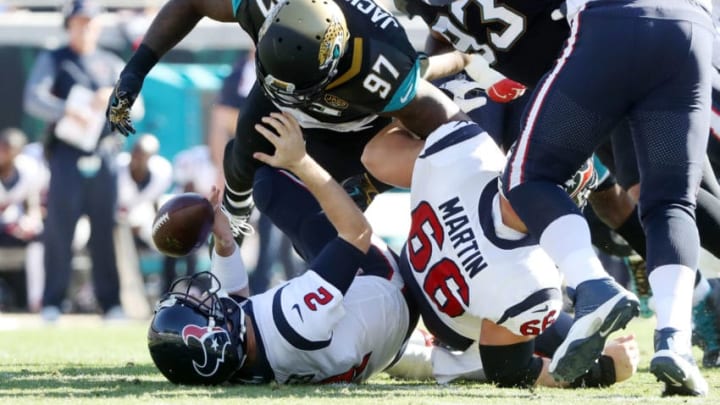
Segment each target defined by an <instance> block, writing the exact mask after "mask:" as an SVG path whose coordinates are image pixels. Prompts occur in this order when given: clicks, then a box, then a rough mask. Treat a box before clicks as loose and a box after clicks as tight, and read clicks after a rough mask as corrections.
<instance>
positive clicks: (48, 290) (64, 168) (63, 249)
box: [42, 144, 85, 321]
mask: <svg viewBox="0 0 720 405" xmlns="http://www.w3.org/2000/svg"><path fill="white" fill-rule="evenodd" d="M78 153H79V152H78V151H74V150H72V149H71V148H70V147H69V146H65V145H62V144H58V145H57V146H55V147H54V148H53V150H52V154H51V155H50V157H49V159H48V164H49V166H50V173H52V176H50V187H49V189H48V195H47V216H46V217H45V226H44V231H43V242H44V244H45V255H44V266H45V288H44V290H43V298H42V305H43V310H42V315H43V318H45V319H46V320H48V321H54V320H56V319H57V318H58V316H59V315H60V308H61V305H62V302H63V300H64V299H65V295H66V294H67V289H68V286H69V285H70V277H71V273H72V266H71V261H72V256H73V252H72V240H73V236H74V235H75V225H76V224H77V221H78V219H79V218H80V213H81V211H82V199H83V193H84V192H85V190H84V187H83V181H84V179H83V178H82V177H81V174H80V172H79V169H78V166H77V155H78Z"/></svg>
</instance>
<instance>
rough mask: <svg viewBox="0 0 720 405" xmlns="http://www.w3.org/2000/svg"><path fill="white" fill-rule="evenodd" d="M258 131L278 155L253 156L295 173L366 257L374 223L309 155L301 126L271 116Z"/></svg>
mask: <svg viewBox="0 0 720 405" xmlns="http://www.w3.org/2000/svg"><path fill="white" fill-rule="evenodd" d="M255 129H256V130H257V131H258V132H259V133H260V134H262V135H263V136H264V137H265V138H267V139H268V141H270V143H272V144H273V146H275V154H273V155H268V154H265V153H261V152H256V153H255V154H254V155H253V156H254V157H255V158H256V159H258V160H260V161H262V162H264V163H267V164H269V165H271V166H274V167H279V168H284V169H287V170H290V171H291V172H293V173H294V174H295V175H296V176H298V177H299V178H300V180H301V181H302V182H303V183H304V184H305V186H306V187H307V188H308V190H309V191H310V193H312V195H313V196H314V197H315V198H316V199H317V200H318V203H320V207H321V208H322V209H323V212H324V213H325V215H326V216H327V218H328V220H330V222H331V223H332V224H333V226H334V227H335V229H336V230H337V232H338V236H339V237H340V238H341V239H343V240H345V241H346V242H348V243H349V244H351V245H352V246H354V247H355V248H356V249H358V250H360V251H361V252H363V253H367V251H368V249H369V248H370V239H371V235H372V229H371V227H370V223H368V221H367V219H366V218H365V216H364V215H363V213H362V212H361V211H360V209H359V208H358V207H357V206H356V205H355V203H354V202H353V200H352V199H351V198H350V197H349V196H348V195H347V193H346V192H345V190H344V189H343V188H342V187H341V186H340V185H339V184H338V183H337V182H336V181H335V180H333V178H332V177H331V176H330V174H329V173H328V172H327V171H325V169H323V168H322V167H321V166H320V165H319V164H318V163H317V162H315V160H313V159H312V158H311V157H310V156H309V155H308V154H307V152H306V151H305V141H304V139H303V135H302V130H301V128H300V125H299V124H298V122H297V121H296V120H295V118H293V117H292V116H291V115H289V114H285V113H271V114H270V115H269V116H266V117H263V118H262V124H256V125H255Z"/></svg>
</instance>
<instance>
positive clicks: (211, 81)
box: [0, 0, 427, 321]
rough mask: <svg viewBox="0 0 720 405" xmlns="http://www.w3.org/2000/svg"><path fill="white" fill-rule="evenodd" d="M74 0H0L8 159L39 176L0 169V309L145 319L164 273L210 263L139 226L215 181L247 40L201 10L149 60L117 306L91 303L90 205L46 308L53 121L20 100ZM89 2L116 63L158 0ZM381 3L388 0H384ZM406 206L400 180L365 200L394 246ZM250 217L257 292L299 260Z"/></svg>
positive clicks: (124, 213)
mask: <svg viewBox="0 0 720 405" xmlns="http://www.w3.org/2000/svg"><path fill="white" fill-rule="evenodd" d="M228 1H229V0H228ZM84 3H85V2H84V1H82V0H75V1H64V0H0V61H2V63H0V77H1V78H2V80H0V131H10V132H14V131H19V133H21V134H23V135H24V138H25V140H24V141H23V142H22V145H20V146H21V148H20V149H18V151H17V153H16V152H12V150H11V152H10V154H9V156H10V158H9V160H8V162H9V163H8V164H9V165H10V167H11V168H12V166H13V162H14V165H15V166H17V167H19V166H22V165H20V164H19V163H18V159H19V160H22V158H24V157H28V156H30V157H32V158H33V159H34V160H35V161H36V163H38V164H37V165H36V166H33V169H32V170H31V171H30V177H33V178H35V179H36V180H37V181H36V182H35V183H37V184H36V185H35V186H34V187H32V188H31V190H30V191H25V193H24V194H23V197H22V198H21V199H20V201H18V200H17V199H14V200H13V199H9V197H8V196H7V195H10V194H11V193H10V190H12V188H13V186H14V184H13V183H12V182H7V181H4V179H2V178H1V177H2V170H0V180H2V181H0V183H2V184H0V312H27V311H29V312H38V313H41V315H43V318H45V320H46V321H54V320H56V319H57V318H58V317H59V315H60V314H64V313H99V314H101V315H104V316H105V317H106V318H107V319H111V318H114V317H116V316H117V317H118V318H121V319H123V318H145V317H147V316H149V314H150V312H151V308H152V305H153V304H154V300H155V299H156V298H157V297H158V296H159V294H161V292H163V291H164V290H165V289H166V288H167V286H168V283H169V282H170V281H172V279H173V278H174V277H176V276H181V275H184V274H187V273H192V272H194V271H201V270H206V269H208V268H209V258H208V251H207V249H201V250H200V251H198V252H196V254H194V255H191V256H190V257H187V258H182V259H179V260H176V259H170V258H166V257H163V256H161V255H160V254H158V253H157V252H156V251H155V250H154V249H153V247H152V241H151V238H150V232H149V227H150V225H151V222H152V218H153V217H154V213H155V212H156V210H157V208H158V207H159V206H160V205H161V204H162V202H164V201H165V200H166V199H167V198H169V197H170V196H171V195H173V194H174V193H178V192H185V191H194V192H199V193H203V194H205V193H207V192H209V189H210V187H211V186H212V185H213V184H216V183H219V182H221V181H222V180H221V179H222V174H221V173H218V169H217V168H218V163H219V162H220V161H221V156H222V153H221V152H220V151H221V150H222V149H221V148H222V146H224V144H225V142H226V141H227V140H228V139H230V137H232V136H233V134H234V132H233V131H234V123H235V119H236V117H237V114H238V112H239V111H241V110H242V107H243V102H244V96H245V95H246V94H247V92H248V91H249V90H250V87H251V85H252V83H253V82H254V80H255V76H254V63H253V59H252V54H253V50H252V42H251V41H250V38H249V37H248V36H247V34H246V33H245V32H244V31H243V30H242V29H240V27H239V26H238V25H237V24H227V23H218V22H214V21H211V20H208V19H203V20H202V21H201V22H200V23H199V25H198V26H197V27H196V28H195V29H194V30H193V31H192V32H191V33H190V34H189V35H188V36H187V37H186V38H185V39H184V40H183V41H182V42H181V43H180V44H178V45H177V46H176V47H175V48H174V49H173V50H171V51H170V52H169V53H168V54H167V55H165V56H164V57H163V59H162V61H161V63H159V64H158V65H156V66H155V68H154V69H153V70H152V71H151V73H150V74H149V75H148V77H147V78H146V79H145V83H144V86H143V90H142V93H141V98H142V103H143V104H144V115H140V116H141V118H140V119H135V120H134V121H135V123H136V125H135V127H136V129H137V135H133V136H130V137H129V138H127V139H125V138H122V137H118V139H117V141H118V143H119V145H120V146H119V150H118V151H117V154H116V156H115V159H116V162H115V163H116V164H117V170H118V172H117V192H118V196H117V200H116V201H115V203H116V215H115V218H114V220H115V224H114V225H113V226H114V228H115V229H114V230H113V240H114V254H115V256H116V262H117V266H118V273H119V285H120V296H121V301H122V306H121V308H114V307H113V308H106V307H107V305H104V306H103V305H99V303H98V300H97V297H96V294H95V291H94V290H95V289H97V286H96V285H94V284H93V264H92V260H91V256H92V254H91V252H90V251H89V248H88V247H89V244H88V242H89V241H90V240H91V238H92V236H91V225H90V221H89V220H88V216H87V215H82V216H81V217H80V219H79V220H78V221H77V224H76V227H75V232H74V235H73V242H72V262H71V269H72V272H71V275H70V277H71V280H70V282H69V288H68V291H67V294H66V295H65V296H64V297H63V299H62V302H61V303H59V304H53V307H52V308H50V310H51V311H49V312H48V311H47V310H48V307H47V303H45V304H43V302H42V297H43V292H44V290H45V288H46V286H45V275H46V274H47V272H53V271H55V269H54V268H53V267H54V266H47V263H56V262H57V261H56V260H54V258H53V257H50V258H48V257H47V256H48V253H47V252H46V251H45V249H44V246H43V232H44V230H43V227H42V225H43V222H45V221H44V220H45V218H46V213H47V206H48V201H47V191H48V184H49V180H48V179H49V178H50V175H51V173H50V172H51V170H49V167H48V163H47V160H46V159H45V158H46V157H47V156H45V154H44V153H43V150H45V152H47V148H45V146H46V143H47V141H48V129H49V128H52V125H53V124H54V123H53V122H48V121H47V120H44V119H42V118H40V117H38V116H37V114H31V113H29V112H28V108H27V106H26V105H24V104H26V103H27V100H24V99H26V98H27V91H28V90H27V88H28V79H29V76H30V74H31V72H32V71H33V68H34V66H35V64H36V62H37V61H38V57H39V56H41V55H42V54H43V53H47V51H50V50H54V49H57V48H60V47H63V46H65V45H66V44H68V41H69V33H68V31H69V30H68V29H67V27H66V25H67V19H68V18H69V16H71V15H74V14H72V13H74V12H76V13H77V14H82V9H83V4H84ZM92 3H94V4H95V5H98V6H99V7H100V9H101V12H100V13H99V15H97V16H93V18H96V19H97V20H98V21H99V24H100V25H101V28H102V29H101V33H100V36H99V41H98V42H99V44H98V45H99V47H100V48H102V49H104V50H106V51H109V52H111V53H112V54H114V55H116V56H118V57H119V58H120V59H121V60H122V61H123V62H125V61H127V60H128V58H129V57H130V56H131V55H132V52H133V51H134V49H135V48H136V47H137V46H138V45H139V44H140V42H141V41H142V37H143V35H144V33H145V31H146V29H147V27H148V26H149V24H150V22H151V20H152V18H153V17H154V16H155V14H156V12H157V10H158V9H159V8H160V7H161V6H162V5H163V4H164V3H165V0H96V1H93V2H92ZM383 4H385V5H386V6H387V8H388V9H391V10H394V8H393V7H392V4H391V2H390V1H386V2H384V3H383ZM73 7H75V9H74V10H75V11H72V10H73ZM78 10H80V11H78ZM399 18H400V19H401V22H402V23H403V24H404V25H405V26H406V27H407V29H408V34H409V37H410V38H411V40H412V41H414V43H415V45H416V47H417V48H418V49H422V47H423V44H424V40H425V36H426V33H427V30H426V28H425V26H424V24H422V23H421V22H420V21H409V20H407V18H404V17H399ZM2 138H3V137H2V136H0V144H2ZM11 138H12V137H11ZM218 145H220V146H218ZM20 146H19V147H20ZM10 149H12V148H10ZM16 155H17V156H19V157H18V158H15V156H16ZM1 165H2V162H1V161H0V166H1ZM78 167H79V166H78ZM9 170H10V171H11V172H12V170H11V169H9ZM10 177H12V176H10ZM10 177H8V178H10ZM148 179H151V180H152V181H149V180H148ZM6 189H7V190H6ZM6 191H7V193H6ZM97 192H102V191H99V190H98V191H97ZM6 194H7V195H6ZM55 199H56V200H57V197H55ZM33 207H36V208H37V209H33ZM408 208H409V201H408V196H407V193H405V192H402V191H400V190H398V191H397V192H393V193H385V194H383V195H381V196H380V197H379V198H378V199H377V202H376V203H374V204H373V206H372V207H371V208H370V209H369V210H368V215H369V217H370V218H371V221H372V222H373V223H374V224H375V226H376V230H377V231H378V232H379V233H380V234H381V235H382V236H383V237H384V238H385V239H386V241H387V242H389V243H390V244H391V245H392V246H393V247H395V248H399V247H400V244H401V243H402V241H403V239H404V235H406V233H407V229H408V227H409V215H398V212H399V211H400V210H404V211H403V212H407V210H408ZM253 222H254V224H255V228H256V230H257V231H258V232H257V233H256V235H254V236H253V237H250V238H247V239H246V242H245V243H244V245H243V248H242V252H243V256H244V258H245V261H246V265H247V268H248V269H249V271H250V273H251V288H252V290H253V292H256V293H257V292H262V291H264V290H265V289H267V288H269V287H270V286H272V285H274V284H275V283H278V282H280V281H281V280H284V279H286V278H288V277H292V276H293V275H296V274H297V273H298V272H300V271H302V270H303V268H304V267H303V265H302V264H301V263H300V261H299V258H298V257H297V256H295V255H294V253H293V251H292V248H291V247H290V246H289V244H288V243H287V241H286V240H285V238H284V237H283V235H281V234H280V233H279V231H277V229H274V228H273V227H272V224H270V223H269V221H263V219H262V218H260V217H259V215H258V214H257V213H255V217H254V218H253ZM27 224H32V226H30V225H27ZM18 229H21V230H22V232H19V231H18ZM2 234H4V235H5V236H2ZM5 239H7V240H5ZM90 245H92V244H90ZM107 253H108V252H103V253H101V254H102V255H107ZM58 260H60V258H58ZM47 267H50V268H47ZM51 275H52V274H51ZM102 277H103V276H100V275H97V276H95V278H96V279H97V278H102ZM95 282H98V281H97V280H95Z"/></svg>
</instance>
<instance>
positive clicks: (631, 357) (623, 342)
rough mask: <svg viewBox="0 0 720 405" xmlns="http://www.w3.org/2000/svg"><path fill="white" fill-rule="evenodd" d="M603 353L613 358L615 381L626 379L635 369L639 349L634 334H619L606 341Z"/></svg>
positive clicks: (638, 359) (638, 360) (638, 357)
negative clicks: (617, 336)
mask: <svg viewBox="0 0 720 405" xmlns="http://www.w3.org/2000/svg"><path fill="white" fill-rule="evenodd" d="M603 354H604V355H606V356H609V357H610V358H612V359H613V364H614V365H615V382H620V381H624V380H627V379H628V378H630V377H632V376H633V374H635V372H636V371H637V367H638V363H639V362H640V349H639V348H638V344H637V340H636V339H635V335H628V336H621V337H619V338H616V339H613V340H611V341H610V342H608V344H607V346H605V349H604V350H603Z"/></svg>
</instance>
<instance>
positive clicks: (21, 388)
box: [0, 315, 720, 405]
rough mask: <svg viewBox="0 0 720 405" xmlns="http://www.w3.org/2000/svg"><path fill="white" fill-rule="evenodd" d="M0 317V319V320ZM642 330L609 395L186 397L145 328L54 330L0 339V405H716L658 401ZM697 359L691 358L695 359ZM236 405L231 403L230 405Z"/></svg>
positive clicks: (247, 391) (714, 375) (189, 391)
mask: <svg viewBox="0 0 720 405" xmlns="http://www.w3.org/2000/svg"><path fill="white" fill-rule="evenodd" d="M1 317H2V315H0V320H1ZM652 328H653V321H652V320H640V319H638V320H635V321H633V322H632V323H631V324H630V325H629V330H631V331H633V332H634V333H636V334H637V335H638V337H639V338H640V342H641V356H642V361H641V364H640V371H639V373H638V375H636V376H635V377H633V378H632V379H631V380H629V381H627V382H625V383H623V384H619V385H616V386H614V387H611V388H609V389H602V390H601V389H587V390H554V389H536V390H532V391H531V390H520V389H499V388H495V387H493V386H490V385H487V384H469V383H467V384H453V385H449V386H438V385H435V384H432V383H427V382H414V381H397V380H392V379H390V378H389V377H388V376H387V375H384V374H381V375H379V376H376V377H375V378H373V379H372V380H370V382H369V383H367V384H364V385H349V386H348V385H331V386H279V385H277V384H272V385H267V386H260V387H249V386H238V387H229V386H223V387H210V388H188V387H182V386H175V385H172V384H170V383H168V382H167V381H165V380H164V378H163V377H162V376H161V375H160V374H159V373H158V372H157V371H156V370H155V368H154V366H153V365H152V362H151V360H150V357H149V355H148V353H147V348H146V346H145V333H146V325H145V324H144V323H140V324H131V325H113V326H106V325H102V324H100V323H99V322H98V323H97V324H95V323H93V322H80V323H78V324H77V325H75V324H74V323H73V322H66V321H65V320H63V322H61V323H60V324H59V325H58V326H54V327H39V326H37V325H36V324H35V326H30V327H25V328H22V329H17V330H11V331H0V401H2V402H0V405H9V404H37V403H52V404H61V403H69V404H77V405H79V404H116V403H121V404H163V403H173V404H175V403H193V404H195V403H212V404H215V403H218V404H225V403H227V404H230V403H232V404H244V403H251V404H252V403H257V404H312V405H315V404H330V403H332V404H337V403H342V404H343V405H345V404H347V405H350V404H380V403H382V404H386V403H394V404H413V405H415V404H461V403H467V404H470V403H472V404H534V405H538V404H539V405H543V404H547V405H550V404H552V405H558V404H574V405H590V404H603V405H608V404H646V403H649V402H650V401H653V402H657V403H662V404H701V403H708V404H718V403H720V369H717V370H705V371H704V372H705V375H706V377H707V379H708V382H709V383H710V386H711V392H710V395H709V396H708V397H707V398H661V397H660V391H661V386H660V384H659V383H657V382H656V381H655V379H654V377H653V376H652V375H650V374H649V373H648V371H647V369H648V362H649V359H650V356H651V354H652V350H651V343H650V342H651V339H652ZM697 354H698V356H699V352H698V353H697ZM238 401H241V402H238Z"/></svg>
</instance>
